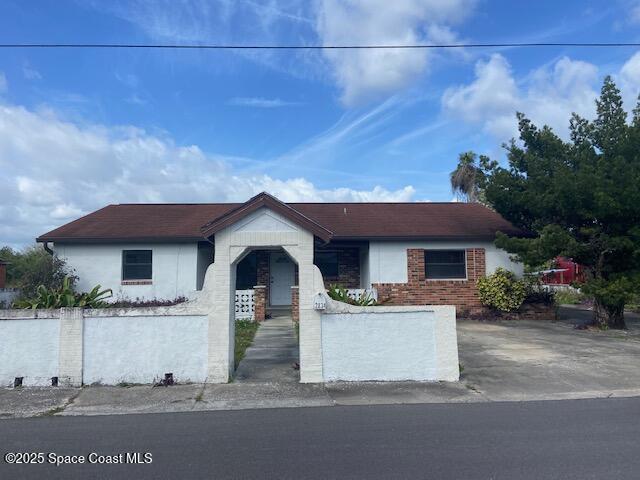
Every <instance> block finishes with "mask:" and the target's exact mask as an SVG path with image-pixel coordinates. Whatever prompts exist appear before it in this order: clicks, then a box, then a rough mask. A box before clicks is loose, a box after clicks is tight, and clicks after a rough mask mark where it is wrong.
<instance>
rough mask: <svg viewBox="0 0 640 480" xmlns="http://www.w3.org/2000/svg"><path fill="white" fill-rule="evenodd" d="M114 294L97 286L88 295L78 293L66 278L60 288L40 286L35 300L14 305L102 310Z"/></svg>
mask: <svg viewBox="0 0 640 480" xmlns="http://www.w3.org/2000/svg"><path fill="white" fill-rule="evenodd" d="M112 294H113V292H112V291H111V289H107V290H100V285H96V286H95V287H94V288H93V289H92V290H91V291H90V292H88V293H76V292H75V291H74V290H73V285H72V283H71V279H70V278H68V277H67V278H65V279H64V280H63V281H62V285H61V286H60V287H58V288H47V287H45V286H44V285H40V286H39V287H38V288H37V289H36V295H35V297H33V298H28V299H24V300H18V301H17V302H15V303H14V304H13V305H14V306H15V307H16V308H31V309H34V310H35V309H37V308H61V307H81V308H102V307H104V306H105V305H107V303H106V302H105V301H104V300H105V299H106V298H109V297H110V296H111V295H112Z"/></svg>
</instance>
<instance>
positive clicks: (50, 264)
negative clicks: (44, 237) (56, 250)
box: [0, 246, 77, 298]
mask: <svg viewBox="0 0 640 480" xmlns="http://www.w3.org/2000/svg"><path fill="white" fill-rule="evenodd" d="M0 258H1V259H3V260H5V261H7V262H9V265H8V268H7V283H8V284H9V286H11V287H16V288H19V289H20V290H21V297H22V298H33V297H35V296H36V294H37V292H36V290H37V288H38V287H39V286H40V285H44V286H45V287H46V288H47V289H58V288H61V287H62V285H63V281H64V279H65V277H69V281H70V282H71V287H73V285H74V284H75V282H76V280H77V277H76V276H75V275H73V272H72V271H71V269H70V268H68V267H67V265H66V264H65V262H64V260H62V259H60V258H58V257H56V256H54V255H50V254H49V253H48V252H46V251H45V250H44V248H42V247H40V246H32V247H27V248H25V249H24V250H21V251H16V250H13V249H12V248H10V247H2V248H0Z"/></svg>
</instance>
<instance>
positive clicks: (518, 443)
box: [0, 398, 640, 480]
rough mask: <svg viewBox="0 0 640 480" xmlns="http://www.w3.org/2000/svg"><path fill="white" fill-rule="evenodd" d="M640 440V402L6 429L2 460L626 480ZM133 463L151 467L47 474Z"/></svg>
mask: <svg viewBox="0 0 640 480" xmlns="http://www.w3.org/2000/svg"><path fill="white" fill-rule="evenodd" d="M639 432H640V398H619V399H592V400H563V401H544V402H491V403H471V404H432V405H377V406H336V407H330V408H327V407H316V408H296V409H261V410H242V411H217V412H188V413H163V414H150V415H120V416H82V417H41V418H26V419H7V420H4V421H2V422H0V438H2V442H1V445H2V448H1V449H0V450H2V452H0V453H1V454H2V455H3V456H4V455H5V454H6V453H8V452H9V453H12V452H41V453H43V454H44V455H45V457H44V458H45V459H47V460H46V462H45V463H44V464H36V465H32V464H28V465H25V464H22V465H7V464H6V463H4V462H3V461H1V460H0V478H3V479H4V478H7V479H22V478H31V479H39V478H69V479H76V478H77V479H81V478H82V479H86V478H138V479H147V478H149V479H151V478H156V479H173V478H188V479H191V478H207V479H214V478H215V479H227V478H242V479H254V478H255V479H271V478H274V479H289V478H291V479H307V478H308V479H327V478H329V479H331V478H353V479H356V478H363V479H368V480H371V479H395V478H401V479H406V478H434V479H456V480H462V479H487V480H488V479H493V480H500V479H507V480H513V479H521V480H528V479H537V480H540V479H563V480H572V479H576V480H585V479H617V480H624V479H637V478H638V475H639V473H638V472H640V455H638V451H639V450H640V434H639ZM51 453H53V454H54V456H50V455H49V454H51ZM90 453H94V455H93V456H91V457H89V454H90ZM126 453H139V454H140V456H139V459H140V461H144V459H145V457H144V454H145V453H149V454H151V457H146V458H147V459H149V458H151V460H152V462H151V463H147V464H116V465H113V464H94V463H91V464H87V463H85V464H72V465H61V466H55V465H52V464H49V463H47V462H48V461H49V459H54V458H57V459H60V458H62V459H63V458H64V457H62V456H65V455H67V456H69V455H76V456H83V458H85V459H89V458H92V459H93V461H96V460H97V459H103V460H104V459H106V458H119V457H118V455H119V454H126ZM97 455H102V457H100V456H97ZM69 458H70V457H69ZM123 458H125V459H126V456H125V457H123Z"/></svg>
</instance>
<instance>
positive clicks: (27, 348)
mask: <svg viewBox="0 0 640 480" xmlns="http://www.w3.org/2000/svg"><path fill="white" fill-rule="evenodd" d="M6 313H9V312H6ZM1 317H2V313H0V386H3V387H8V386H13V381H14V379H15V377H24V380H23V385H24V386H27V387H32V386H46V385H51V377H57V376H58V345H59V341H60V321H59V319H58V318H12V319H2V318H1Z"/></svg>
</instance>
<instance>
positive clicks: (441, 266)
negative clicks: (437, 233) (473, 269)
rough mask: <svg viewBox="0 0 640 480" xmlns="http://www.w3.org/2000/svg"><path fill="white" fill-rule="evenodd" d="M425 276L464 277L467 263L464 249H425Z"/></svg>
mask: <svg viewBox="0 0 640 480" xmlns="http://www.w3.org/2000/svg"><path fill="white" fill-rule="evenodd" d="M424 273H425V278H427V279H434V280H448V279H465V278H467V265H466V261H465V251H464V250H425V251H424Z"/></svg>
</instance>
